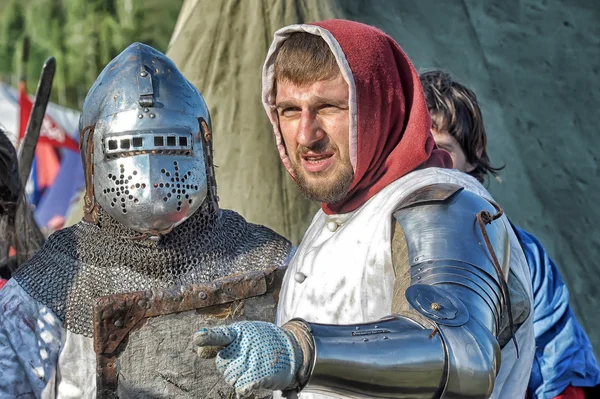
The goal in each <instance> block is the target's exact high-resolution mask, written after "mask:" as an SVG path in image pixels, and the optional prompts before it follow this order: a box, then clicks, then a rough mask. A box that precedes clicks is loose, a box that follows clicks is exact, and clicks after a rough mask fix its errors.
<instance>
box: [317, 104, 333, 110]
mask: <svg viewBox="0 0 600 399" xmlns="http://www.w3.org/2000/svg"><path fill="white" fill-rule="evenodd" d="M333 108H337V107H336V106H335V105H332V104H323V105H321V106H320V107H319V109H333Z"/></svg>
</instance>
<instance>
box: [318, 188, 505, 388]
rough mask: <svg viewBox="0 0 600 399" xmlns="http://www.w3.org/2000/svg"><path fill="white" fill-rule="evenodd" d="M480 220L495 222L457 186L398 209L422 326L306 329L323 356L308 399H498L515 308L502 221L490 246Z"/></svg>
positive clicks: (413, 321) (430, 191)
mask: <svg viewBox="0 0 600 399" xmlns="http://www.w3.org/2000/svg"><path fill="white" fill-rule="evenodd" d="M482 210H485V211H487V212H489V214H492V215H493V214H495V213H496V210H495V209H494V206H492V204H491V203H490V202H488V201H487V200H485V199H484V198H482V197H480V196H478V195H476V194H474V193H471V192H469V191H466V190H463V189H462V188H460V187H459V186H455V185H450V184H436V185H432V186H427V187H425V188H423V189H420V190H417V191H416V192H414V193H413V194H411V195H410V196H409V197H408V198H407V199H406V200H405V201H404V202H403V203H402V204H401V205H400V208H399V210H398V211H397V212H396V213H395V214H394V217H395V218H396V220H397V221H398V222H399V224H400V225H401V226H402V229H403V231H404V235H405V237H406V243H407V247H408V259H409V264H410V270H411V285H410V287H409V288H408V289H407V290H406V294H405V295H406V300H407V301H408V302H409V303H410V305H411V307H412V310H411V312H409V313H411V314H414V315H415V316H414V317H411V316H407V317H405V316H400V315H394V316H391V317H389V318H386V319H384V320H380V321H378V322H375V323H368V324H361V325H354V326H331V325H320V324H313V323H307V324H308V327H309V328H310V330H311V333H312V336H313V339H314V344H315V352H316V353H315V357H314V363H313V369H312V372H311V375H310V378H309V380H308V387H309V388H310V389H311V391H321V392H326V393H341V394H343V395H344V396H348V397H365V396H367V397H381V398H487V397H489V396H490V395H491V393H492V390H493V388H494V381H495V378H496V375H497V373H498V371H499V369H500V360H501V357H500V346H499V344H498V340H497V336H498V334H499V328H500V320H501V315H502V311H503V309H504V306H505V301H507V300H508V298H507V290H506V289H505V288H506V285H505V282H504V281H503V280H504V279H505V276H507V275H508V264H509V255H508V254H509V249H510V248H509V245H510V244H509V236H508V233H507V231H506V228H505V224H504V223H503V222H501V221H495V222H492V223H489V224H487V225H486V226H485V228H484V230H485V232H486V233H485V235H487V237H484V233H482V231H481V229H480V226H479V224H478V220H477V214H478V213H479V212H480V211H482ZM486 242H489V243H490V246H491V247H492V248H493V252H494V254H492V252H491V251H490V250H489V247H488V246H487V245H486ZM494 257H496V259H495V260H494ZM494 264H496V266H495V265H494ZM499 269H500V270H499ZM503 287H504V289H503Z"/></svg>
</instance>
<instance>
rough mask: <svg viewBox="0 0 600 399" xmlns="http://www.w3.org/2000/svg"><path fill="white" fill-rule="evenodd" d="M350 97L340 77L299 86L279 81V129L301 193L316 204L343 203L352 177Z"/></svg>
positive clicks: (277, 104)
mask: <svg viewBox="0 0 600 399" xmlns="http://www.w3.org/2000/svg"><path fill="white" fill-rule="evenodd" d="M348 93H349V92H348V85H347V84H346V82H345V81H344V79H343V78H342V76H341V74H339V75H337V77H336V78H334V79H329V80H321V81H317V82H315V83H312V84H308V85H302V86H296V85H295V84H293V83H291V82H287V81H283V82H279V81H278V82H277V98H276V106H277V115H278V116H279V129H280V131H281V134H282V136H283V140H284V142H285V148H286V151H287V155H288V158H289V160H290V163H291V167H292V172H293V174H294V178H295V179H296V183H297V184H298V186H299V187H300V189H301V190H302V192H303V193H304V194H305V195H306V196H307V197H308V198H310V199H312V200H315V201H319V202H324V203H335V202H339V201H341V200H342V199H344V197H345V196H346V195H347V194H348V191H349V190H350V187H351V184H352V180H353V178H354V170H353V168H352V164H351V162H350V155H349V153H350V147H349V139H350V134H349V114H348V113H349V110H348V108H349V107H348Z"/></svg>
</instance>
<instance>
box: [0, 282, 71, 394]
mask: <svg viewBox="0 0 600 399" xmlns="http://www.w3.org/2000/svg"><path fill="white" fill-rule="evenodd" d="M63 335H64V330H63V328H62V326H61V322H60V320H59V319H58V318H57V317H56V315H55V314H54V313H53V312H52V311H51V310H50V309H48V308H47V307H46V306H44V305H42V304H40V303H39V302H37V301H36V300H34V299H33V298H32V297H30V296H29V295H28V294H27V293H26V292H25V291H23V289H22V288H21V287H20V286H19V284H18V283H17V282H16V281H15V280H14V279H11V280H10V281H9V282H8V283H7V284H6V285H5V286H4V287H3V288H2V289H0V399H1V398H16V397H18V398H40V397H41V396H42V391H44V389H45V388H46V387H47V386H48V387H49V388H50V386H53V385H54V379H55V374H56V373H55V369H56V364H57V361H58V355H59V352H60V349H61V342H62V337H63ZM50 391H53V389H50ZM46 392H48V390H46ZM44 397H49V398H53V397H54V395H53V394H50V395H49V396H47V394H45V395H44Z"/></svg>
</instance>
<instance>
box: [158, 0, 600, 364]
mask: <svg viewBox="0 0 600 399" xmlns="http://www.w3.org/2000/svg"><path fill="white" fill-rule="evenodd" d="M331 17H337V18H347V19H353V20H357V21H361V22H365V23H368V24H372V25H375V26H377V27H379V28H381V29H382V30H384V31H385V32H387V33H388V34H390V35H391V36H392V37H394V38H395V39H396V40H397V41H398V42H399V43H400V45H401V46H402V47H403V49H404V50H405V51H406V52H407V53H408V55H409V56H410V57H411V59H412V60H413V62H414V63H415V65H416V66H417V68H418V69H421V68H427V67H443V68H445V69H448V70H449V71H451V72H452V73H453V74H454V76H456V77H457V79H459V80H460V81H462V82H464V83H466V84H467V85H469V86H471V87H472V88H473V89H474V91H475V92H476V93H477V95H478V97H479V100H480V102H481V105H482V107H483V112H484V118H485V121H486V127H487V131H488V135H489V148H490V153H491V158H492V161H493V163H495V164H497V165H502V164H505V165H506V169H505V170H503V171H502V182H498V181H494V182H492V184H491V186H490V190H491V192H492V193H493V195H494V196H495V197H496V199H497V200H498V201H499V202H500V203H501V204H502V206H503V207H504V208H505V209H506V211H507V213H508V215H510V217H511V219H512V220H513V221H514V222H515V223H516V224H518V225H520V226H522V227H524V228H527V229H529V230H531V231H532V232H534V233H535V234H536V235H537V236H538V237H539V238H540V239H541V241H542V242H543V243H544V245H545V246H546V248H547V249H548V251H549V253H550V254H551V256H553V258H554V259H555V260H556V261H557V262H558V264H559V267H560V269H561V272H562V274H563V277H564V278H565V280H566V281H567V283H568V286H569V288H570V290H571V303H572V305H573V307H574V309H575V311H576V313H577V315H578V316H579V319H580V321H581V322H582V324H583V326H584V328H585V329H586V331H587V333H588V334H589V336H590V338H591V339H592V342H593V344H594V347H595V350H596V353H597V354H599V353H600V352H599V351H600V333H599V332H598V331H600V319H599V318H597V317H595V314H596V312H595V310H594V309H598V308H599V306H600V293H599V291H598V288H597V287H598V286H600V265H599V262H598V259H600V234H599V233H598V223H599V222H600V207H598V206H596V202H597V198H598V195H599V194H600V193H599V189H598V185H599V184H598V182H599V179H598V178H599V169H598V155H597V148H599V147H600V135H598V134H597V127H596V119H597V118H595V117H594V116H595V115H597V108H598V104H599V103H600V92H599V91H598V90H591V88H592V87H596V88H597V87H598V83H599V81H600V79H599V77H600V52H598V51H597V50H598V48H599V46H600V25H599V24H598V23H597V21H598V20H600V9H599V8H598V7H597V6H596V5H595V4H594V3H593V2H589V1H584V0H578V1H569V2H567V1H566V0H561V1H556V2H549V3H547V2H536V1H519V2H515V1H503V0H490V1H485V2H481V1H475V0H465V1H460V2H440V1H435V0H421V1H411V2H407V1H394V0H376V1H368V0H346V1H343V0H337V1H336V0H249V1H235V0H222V1H218V2H215V1H210V0H186V1H185V2H184V5H183V7H182V10H181V13H180V16H179V20H178V22H177V26H176V28H175V30H174V32H173V36H172V40H171V44H170V47H169V50H168V53H167V55H168V56H170V57H171V58H172V59H173V60H174V61H175V63H176V64H177V65H178V66H179V68H181V70H182V71H183V73H184V74H185V75H186V76H187V77H188V79H190V80H191V81H192V82H193V83H194V84H195V85H196V86H197V87H198V88H199V89H200V90H201V92H202V93H203V95H204V96H205V98H206V100H207V103H208V105H209V108H210V110H211V112H212V117H213V128H214V137H215V159H216V161H215V162H216V164H217V165H218V166H219V167H218V169H217V182H218V184H219V195H220V197H221V199H222V200H221V203H222V205H223V206H224V207H228V208H233V209H235V210H237V211H239V212H241V213H242V214H243V215H244V216H245V217H247V218H248V219H249V220H250V221H251V222H255V223H262V224H266V225H267V226H270V227H272V228H274V229H275V230H277V231H278V232H279V233H282V234H284V235H286V236H288V237H289V238H291V239H292V240H293V241H294V242H295V243H298V242H299V240H300V239H301V237H302V233H303V231H304V229H305V228H306V226H307V225H308V224H309V223H310V220H311V218H312V215H313V214H314V211H315V209H316V206H315V205H314V204H311V203H309V202H307V201H306V200H305V199H303V198H301V196H300V194H299V193H298V192H297V191H296V189H295V187H294V185H293V183H292V181H291V179H290V178H289V177H288V176H287V174H286V172H285V171H284V169H283V168H282V166H281V163H280V161H279V157H278V154H277V151H276V149H275V145H274V139H273V137H272V132H271V127H270V125H269V123H268V120H267V118H266V115H265V113H264V110H263V108H262V105H261V103H260V73H261V66H262V62H263V61H264V57H265V55H266V51H267V48H268V46H269V44H270V42H271V38H272V36H273V32H274V31H275V30H276V29H278V28H280V27H282V26H284V25H287V24H291V23H301V22H309V21H312V20H320V19H325V18H331ZM590 309H591V310H592V311H590Z"/></svg>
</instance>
